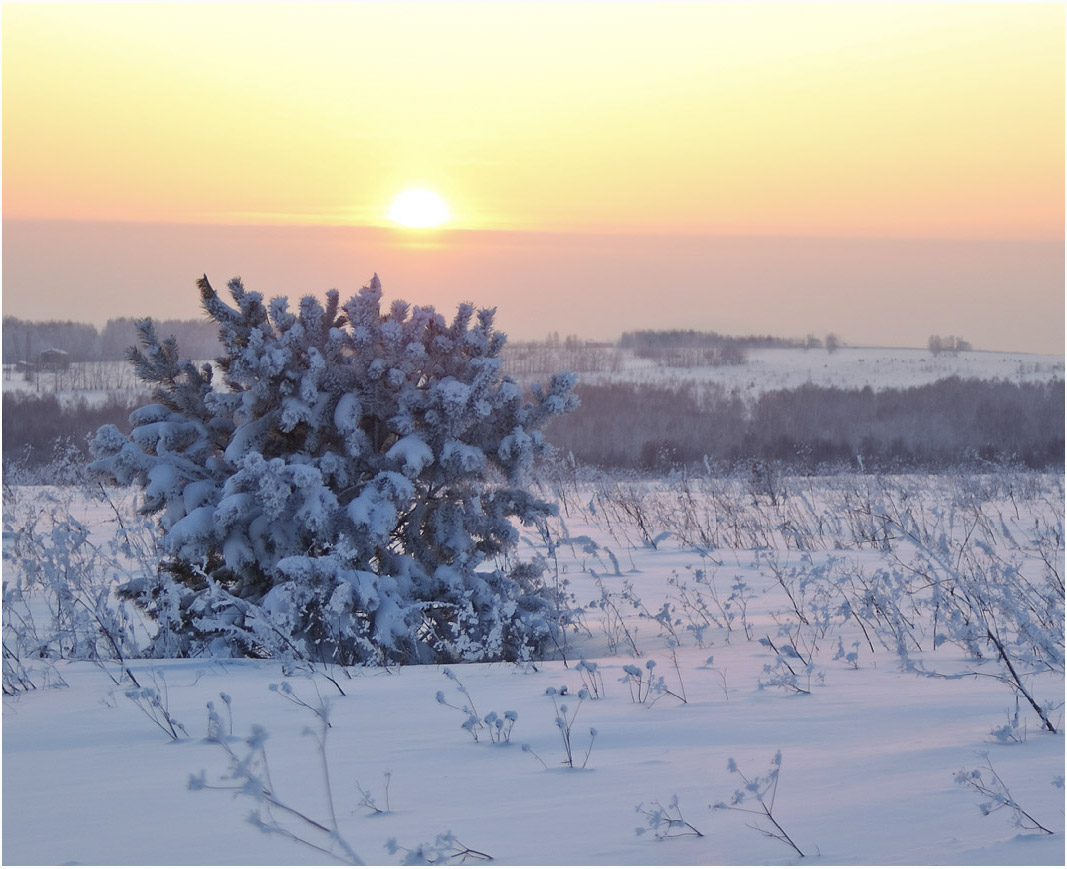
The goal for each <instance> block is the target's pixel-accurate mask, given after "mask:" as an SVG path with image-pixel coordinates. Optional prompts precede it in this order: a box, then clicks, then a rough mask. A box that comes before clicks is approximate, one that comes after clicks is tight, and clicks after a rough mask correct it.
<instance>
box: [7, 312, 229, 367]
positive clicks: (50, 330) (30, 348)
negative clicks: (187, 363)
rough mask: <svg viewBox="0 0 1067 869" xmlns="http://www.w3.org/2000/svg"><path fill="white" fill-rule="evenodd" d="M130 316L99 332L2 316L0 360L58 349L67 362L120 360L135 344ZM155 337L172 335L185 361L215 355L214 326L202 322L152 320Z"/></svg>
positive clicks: (56, 322) (84, 326)
mask: <svg viewBox="0 0 1067 869" xmlns="http://www.w3.org/2000/svg"><path fill="white" fill-rule="evenodd" d="M135 322H136V321H135V319H134V318H132V317H118V318H115V319H111V320H108V321H107V325H106V326H104V328H103V329H99V330H98V329H97V328H96V327H95V326H93V325H91V324H89V323H75V322H72V321H70V320H47V321H41V322H38V321H31V320H20V319H18V318H17V317H4V321H3V347H4V352H3V361H4V362H5V363H6V364H11V363H14V362H20V361H24V362H31V363H32V362H33V361H34V360H35V359H37V357H38V356H39V355H40V353H42V352H43V351H45V350H52V349H55V350H62V351H64V352H65V353H67V354H68V355H69V357H70V361H71V362H97V361H111V360H116V359H122V358H123V354H124V353H125V352H126V348H127V347H132V346H133V345H135V344H136V343H137V330H136V328H135V327H134V323H135ZM154 322H155V325H156V334H158V335H160V336H161V337H167V336H169V335H173V336H174V337H175V338H176V339H177V341H178V346H179V347H180V348H181V351H182V355H184V356H186V357H187V358H189V359H214V358H215V357H216V356H218V354H219V350H220V347H221V345H220V344H219V336H218V327H217V326H215V325H214V324H212V323H210V322H208V321H206V320H154Z"/></svg>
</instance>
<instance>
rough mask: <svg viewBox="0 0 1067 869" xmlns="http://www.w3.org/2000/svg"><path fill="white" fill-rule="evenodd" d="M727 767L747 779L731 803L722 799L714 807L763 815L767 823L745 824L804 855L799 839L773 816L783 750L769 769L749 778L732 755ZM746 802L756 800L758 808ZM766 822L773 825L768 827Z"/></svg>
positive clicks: (742, 779) (773, 760) (742, 778)
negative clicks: (747, 804) (746, 804)
mask: <svg viewBox="0 0 1067 869" xmlns="http://www.w3.org/2000/svg"><path fill="white" fill-rule="evenodd" d="M726 768H727V770H729V771H730V772H732V773H735V774H736V775H737V776H739V777H740V779H741V781H742V782H744V787H743V788H740V789H738V790H736V791H734V796H733V799H731V800H730V802H729V803H728V804H727V803H725V802H719V803H715V804H714V805H713V806H712V808H714V809H727V810H729V811H734V812H745V813H746V814H750V815H757V816H759V817H761V818H763V819H764V821H765V823H761V822H760V821H754V822H752V823H750V824H746V826H747V827H749V828H751V829H753V830H755V831H756V832H758V833H762V834H763V835H764V836H767V837H768V838H770V839H777V840H778V841H779V842H783V843H785V844H786V845H788V846H789V847H790V848H792V849H793V850H794V851H796V852H797V854H798V855H799V856H801V857H803V856H804V852H803V851H801V850H800V848H798V847H797V844H796V842H794V841H793V839H792V837H791V836H790V835H789V834H788V833H787V832H786V831H785V828H783V827H782V825H781V824H780V823H778V820H777V818H775V817H774V798H775V796H776V795H777V793H778V773H779V772H780V771H781V768H782V752H781V751H778V752H775V755H774V758H773V759H772V760H771V767H770V769H768V770H767V773H766V775H762V776H756V777H755V778H751V779H750V778H748V776H746V775H745V774H744V773H743V772H741V770H740V769H739V768H738V766H737V762H736V761H735V760H734V759H733V758H732V757H731V758H730V760H729V761H728V762H727V764H726ZM746 802H754V803H756V808H747V807H746V806H745V803H746ZM767 824H769V825H770V827H769V828H768V827H767V826H766V825H767Z"/></svg>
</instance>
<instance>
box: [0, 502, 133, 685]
mask: <svg viewBox="0 0 1067 869" xmlns="http://www.w3.org/2000/svg"><path fill="white" fill-rule="evenodd" d="M82 494H83V495H84V496H86V497H88V498H89V499H90V500H91V501H101V500H102V501H105V502H106V503H107V504H108V505H109V506H111V508H112V509H113V510H114V511H115V516H116V518H117V520H118V527H117V528H113V534H112V536H111V537H110V538H105V539H100V535H99V534H98V532H97V531H96V529H95V528H94V527H92V526H91V525H90V523H89V522H88V520H87V519H86V518H85V517H84V516H82V515H80V514H79V515H75V514H76V512H77V511H76V510H75V509H74V507H73V505H72V501H73V498H74V495H75V490H74V489H71V488H58V489H53V488H49V489H43V490H40V491H39V492H37V493H36V497H35V498H34V499H32V500H29V499H27V500H23V499H21V498H19V497H18V496H17V493H16V491H15V490H14V489H13V488H11V487H8V486H5V487H4V537H5V546H4V561H5V562H6V567H5V572H4V573H5V575H4V580H5V581H4V592H3V595H4V596H3V604H4V605H3V667H4V692H5V693H9V694H10V693H18V692H19V691H23V690H27V689H28V688H31V687H34V686H36V684H37V683H38V682H43V683H52V684H62V678H61V677H59V675H58V672H57V671H56V670H55V667H54V666H53V665H52V663H51V662H52V661H55V660H58V659H77V660H90V661H93V662H94V663H96V664H98V665H99V666H100V667H101V668H102V669H104V671H105V672H106V673H107V674H108V676H109V677H110V678H111V679H112V681H113V682H115V684H116V685H117V684H120V683H121V682H123V681H125V682H128V683H129V684H132V685H134V686H136V685H137V684H138V683H137V680H136V679H135V678H134V676H133V674H132V673H131V672H130V670H129V669H128V668H127V667H126V665H125V661H126V659H127V658H130V657H136V656H137V655H139V654H140V647H139V643H138V640H137V634H138V631H139V629H140V627H141V626H140V625H139V624H138V620H137V618H136V617H135V615H136V614H135V613H132V612H131V609H132V608H131V607H129V606H128V605H126V604H124V603H122V602H121V601H119V600H117V599H116V598H115V595H114V587H115V585H116V584H117V583H118V582H119V581H120V578H125V579H127V580H129V579H130V578H131V577H137V576H140V575H141V574H142V573H143V572H144V570H146V569H150V568H148V567H147V566H146V555H147V553H150V552H152V551H153V550H154V546H153V540H152V539H151V538H152V535H151V534H148V535H147V537H146V534H145V530H146V529H145V528H144V527H143V526H141V525H140V524H139V523H137V522H130V523H124V522H123V517H122V515H121V513H120V512H119V511H118V510H117V508H115V507H114V504H113V503H112V502H111V500H110V498H109V497H108V495H107V493H106V492H105V491H103V490H102V489H99V488H97V489H86V490H85V491H84V492H82ZM41 603H43V604H44V606H43V607H42V606H37V607H35V606H34V604H41ZM109 662H115V663H116V664H117V665H118V666H117V668H116V669H117V674H115V673H112V672H111V669H110V668H109V666H108V663H109Z"/></svg>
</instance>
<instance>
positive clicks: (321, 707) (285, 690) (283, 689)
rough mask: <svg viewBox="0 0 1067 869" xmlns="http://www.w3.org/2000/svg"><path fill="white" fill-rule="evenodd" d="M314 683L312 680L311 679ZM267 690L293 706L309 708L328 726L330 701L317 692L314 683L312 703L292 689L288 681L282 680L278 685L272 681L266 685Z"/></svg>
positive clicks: (316, 686)
mask: <svg viewBox="0 0 1067 869" xmlns="http://www.w3.org/2000/svg"><path fill="white" fill-rule="evenodd" d="M312 684H313V685H314V684H315V683H314V681H312ZM268 688H269V690H271V691H273V692H274V693H275V694H277V695H278V696H279V697H281V698H283V699H285V700H288V701H289V702H290V703H292V704H293V705H294V706H303V707H304V708H305V709H308V710H310V711H311V712H312V713H313V714H314V715H315V717H316V718H318V719H319V720H320V721H322V722H323V723H324V724H325V725H326V726H327V727H330V726H331V725H330V703H329V701H328V700H326V698H324V697H323V696H322V694H321V693H319V686H318V685H315V694H316V695H317V696H316V700H315V702H314V703H309V702H308V701H307V700H305V699H304V698H303V697H301V696H300V695H299V694H297V693H296V692H295V691H294V690H293V686H292V685H291V684H289V683H288V682H282V683H281V684H280V685H279V684H278V683H276V682H272V683H271V684H270V685H269V686H268Z"/></svg>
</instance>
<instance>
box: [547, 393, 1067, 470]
mask: <svg viewBox="0 0 1067 869" xmlns="http://www.w3.org/2000/svg"><path fill="white" fill-rule="evenodd" d="M578 394H579V397H580V399H581V402H582V406H581V408H580V409H579V410H578V411H577V412H575V413H573V414H571V415H570V416H568V417H565V418H563V419H559V420H555V421H553V422H552V424H551V425H550V426H548V427H547V428H546V432H545V434H546V437H548V438H549V439H550V440H551V441H552V443H553V444H555V445H556V446H557V447H559V448H560V449H561V450H562V451H563V453H564V455H566V454H567V452H570V453H572V454H573V455H574V457H575V458H576V459H578V460H579V461H582V462H585V463H589V464H594V465H599V466H602V467H616V468H634V469H643V470H654V471H663V470H665V469H669V468H671V467H677V466H681V465H693V464H696V463H700V462H702V461H703V460H704V458H705V457H707V459H709V460H710V461H712V462H715V463H721V464H726V465H736V464H743V463H748V462H752V461H756V460H772V461H779V462H783V463H785V464H788V465H790V466H792V467H795V468H797V469H802V470H813V471H814V470H819V469H824V468H826V467H829V466H837V467H840V466H850V467H853V468H856V469H865V470H871V471H874V470H880V471H893V470H900V471H904V470H936V469H941V468H946V467H954V466H959V465H964V464H968V463H973V462H1017V463H1021V464H1023V465H1025V466H1027V467H1030V468H1049V467H1063V464H1064V427H1063V419H1064V382H1063V380H1056V381H1052V382H1047V383H1023V384H1016V383H1009V382H1005V381H988V380H974V379H968V380H963V379H960V378H958V377H951V378H947V379H944V380H940V381H938V382H936V383H932V384H927V385H925V386H916V387H909V388H891V389H882V390H878V391H875V390H873V389H871V388H870V387H865V388H863V389H839V388H836V387H825V386H814V385H805V386H801V387H799V388H796V389H787V390H778V391H774V392H767V393H764V394H763V395H761V396H760V397H759V398H757V399H755V400H753V401H749V402H746V401H743V400H742V399H741V398H740V397H738V396H737V395H736V394H728V393H726V392H725V390H722V389H721V388H707V387H702V388H699V389H698V388H697V387H695V386H693V385H685V386H680V387H670V386H652V385H640V386H639V385H634V384H611V385H603V386H597V385H585V386H579V388H578Z"/></svg>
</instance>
